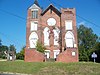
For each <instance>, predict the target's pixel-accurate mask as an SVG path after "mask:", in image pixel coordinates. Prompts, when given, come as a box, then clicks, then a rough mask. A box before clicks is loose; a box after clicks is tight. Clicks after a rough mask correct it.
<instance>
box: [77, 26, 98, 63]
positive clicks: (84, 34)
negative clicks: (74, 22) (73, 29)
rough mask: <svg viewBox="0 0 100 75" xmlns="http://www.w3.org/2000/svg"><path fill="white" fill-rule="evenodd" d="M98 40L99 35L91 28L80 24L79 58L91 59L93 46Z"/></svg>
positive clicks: (81, 59) (82, 59) (83, 59)
mask: <svg viewBox="0 0 100 75" xmlns="http://www.w3.org/2000/svg"><path fill="white" fill-rule="evenodd" d="M97 41H98V36H97V35H96V34H94V33H93V30H92V29H91V28H88V27H85V26H84V25H80V26H79V28H78V44H79V60H80V61H89V60H90V56H91V53H92V52H93V48H94V47H95V44H96V43H97Z"/></svg>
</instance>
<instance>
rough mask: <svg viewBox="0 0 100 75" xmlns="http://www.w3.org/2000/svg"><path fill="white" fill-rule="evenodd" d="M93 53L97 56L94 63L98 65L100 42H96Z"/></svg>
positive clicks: (99, 60)
mask: <svg viewBox="0 0 100 75" xmlns="http://www.w3.org/2000/svg"><path fill="white" fill-rule="evenodd" d="M93 50H94V52H95V53H96V54H97V58H96V62H99V63H100V42H97V43H96V45H95V47H94V49H93Z"/></svg>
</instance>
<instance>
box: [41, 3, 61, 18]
mask: <svg viewBox="0 0 100 75" xmlns="http://www.w3.org/2000/svg"><path fill="white" fill-rule="evenodd" d="M49 9H52V10H53V11H54V12H55V13H56V14H58V15H59V16H60V15H61V12H60V11H59V10H58V9H57V8H55V7H54V6H53V5H52V4H50V5H49V6H48V7H47V8H46V9H45V10H44V11H43V12H42V14H41V15H44V14H45V13H46V12H47V11H48V10H49Z"/></svg>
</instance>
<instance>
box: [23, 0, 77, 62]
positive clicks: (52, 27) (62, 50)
mask: <svg viewBox="0 0 100 75" xmlns="http://www.w3.org/2000/svg"><path fill="white" fill-rule="evenodd" d="M75 13H76V12H75V8H61V9H60V10H59V9H57V8H56V7H55V6H53V5H52V4H50V5H49V6H48V7H47V8H46V9H45V10H42V9H41V8H40V6H39V4H38V2H37V0H35V1H34V4H33V5H32V6H31V7H29V9H28V15H27V26H26V48H25V58H24V60H25V61H26V62H43V61H47V59H55V61H56V62H78V43H77V29H76V15H75ZM37 41H38V42H40V43H42V44H43V45H44V46H45V47H46V49H45V53H44V54H43V53H40V52H38V51H37V50H36V44H37Z"/></svg>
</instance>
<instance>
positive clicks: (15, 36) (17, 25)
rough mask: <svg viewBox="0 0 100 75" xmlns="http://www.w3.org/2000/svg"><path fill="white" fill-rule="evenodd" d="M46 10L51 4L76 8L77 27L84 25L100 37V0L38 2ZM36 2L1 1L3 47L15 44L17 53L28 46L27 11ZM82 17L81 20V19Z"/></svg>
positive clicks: (44, 0)
mask: <svg viewBox="0 0 100 75" xmlns="http://www.w3.org/2000/svg"><path fill="white" fill-rule="evenodd" d="M38 2H39V5H40V6H41V7H42V8H43V9H44V10H45V9H46V8H47V7H48V6H49V4H51V3H52V4H53V5H54V6H55V7H56V8H58V9H60V8H76V14H77V16H76V22H77V26H79V25H80V24H84V25H85V26H87V27H90V28H92V30H93V31H94V33H95V34H97V35H98V36H100V31H99V30H100V0H38ZM33 3H34V0H0V39H1V40H2V44H3V45H7V46H9V45H10V44H13V45H14V46H15V47H16V50H17V52H19V51H20V50H21V48H22V47H23V46H25V44H26V18H27V10H28V8H29V7H30V6H31V5H32V4H33ZM80 17H81V18H80Z"/></svg>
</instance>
